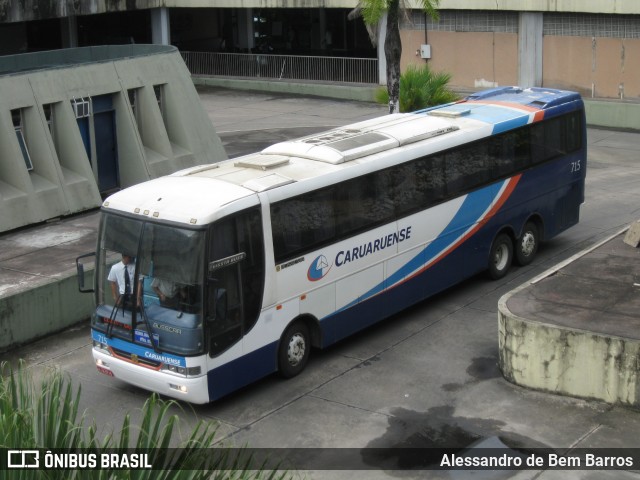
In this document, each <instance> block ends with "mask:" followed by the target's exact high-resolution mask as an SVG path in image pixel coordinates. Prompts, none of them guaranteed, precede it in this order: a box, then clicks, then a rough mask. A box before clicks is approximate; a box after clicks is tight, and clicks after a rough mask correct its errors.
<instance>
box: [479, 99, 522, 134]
mask: <svg viewBox="0 0 640 480" xmlns="http://www.w3.org/2000/svg"><path fill="white" fill-rule="evenodd" d="M467 108H469V107H467ZM531 113H533V112H529V111H525V110H516V108H509V107H503V106H494V105H486V104H482V105H480V106H476V107H475V108H472V109H471V112H470V114H469V118H472V119H473V120H479V121H481V122H485V123H489V124H491V125H495V127H494V132H493V133H494V134H496V133H500V132H504V131H506V130H510V129H512V128H517V127H521V126H523V125H526V124H527V123H529V115H530V114H531Z"/></svg>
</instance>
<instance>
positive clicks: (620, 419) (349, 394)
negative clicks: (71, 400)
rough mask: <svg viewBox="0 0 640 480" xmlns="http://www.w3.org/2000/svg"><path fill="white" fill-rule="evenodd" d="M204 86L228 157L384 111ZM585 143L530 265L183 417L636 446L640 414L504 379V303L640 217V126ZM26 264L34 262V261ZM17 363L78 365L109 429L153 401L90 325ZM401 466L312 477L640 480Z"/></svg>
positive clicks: (422, 442)
mask: <svg viewBox="0 0 640 480" xmlns="http://www.w3.org/2000/svg"><path fill="white" fill-rule="evenodd" d="M200 93H201V98H202V100H203V104H204V105H205V108H206V109H207V110H208V112H209V115H210V116H211V118H212V120H213V122H214V125H215V127H216V129H217V130H218V132H219V133H220V134H221V137H222V139H223V141H224V143H225V145H226V146H227V148H228V149H229V151H230V154H231V156H235V154H234V152H236V153H245V150H246V149H250V150H254V149H256V148H260V147H261V146H262V145H261V144H262V141H263V140H265V141H267V143H272V142H273V141H277V140H279V139H280V138H291V137H295V136H300V134H306V133H308V132H309V130H311V129H315V128H317V129H320V130H321V129H324V128H325V127H332V126H335V125H343V124H346V123H351V122H354V121H357V120H361V119H364V118H370V117H372V116H376V115H378V114H381V113H384V108H383V107H379V106H375V105H370V104H359V103H355V102H344V101H327V100H319V99H313V98H288V97H283V96H275V95H267V94H252V93H246V92H231V91H226V90H207V91H204V90H203V91H201V92H200ZM246 132H250V133H249V134H247V133H246ZM589 147H590V150H589V162H588V163H589V166H588V173H587V202H586V204H585V205H584V207H583V209H582V216H581V223H580V224H579V225H578V226H576V227H574V228H572V229H571V230H569V231H567V232H566V233H564V234H563V235H561V236H559V237H558V238H557V239H555V240H554V241H552V242H549V243H548V244H546V245H543V248H541V250H540V252H539V254H538V257H537V259H536V260H535V261H534V263H533V264H532V265H530V266H528V267H523V268H514V269H513V270H512V271H511V272H510V274H509V275H508V276H507V277H506V278H505V279H503V280H501V281H498V282H491V281H488V280H487V279H486V278H485V277H484V276H479V277H476V278H473V279H471V280H469V281H467V282H464V283H463V284H461V285H459V286H457V287H456V288H453V289H451V290H449V291H447V292H445V293H444V294H441V295H438V296H437V297H435V298H433V299H432V300H430V301H428V302H424V303H422V304H420V305H417V306H415V307H413V308H411V309H409V310H407V311H405V312H403V313H402V314H400V315H397V316H395V317H393V318H391V319H389V320H388V321H385V322H382V323H381V324H379V325H377V326H375V327H373V328H371V329H368V330H367V331H365V332H362V333H361V334H358V335H356V336H354V337H352V338H351V339H348V340H346V341H344V342H341V343H340V344H338V345H336V346H334V347H332V348H330V349H328V350H326V351H323V352H313V356H312V359H311V361H310V364H309V366H308V368H307V370H306V371H305V372H304V373H303V374H302V375H300V376H298V377H296V378H294V379H291V380H289V381H283V380H281V379H279V378H277V377H276V376H272V377H268V378H266V379H264V380H262V381H260V382H257V383H256V384H254V385H251V386H249V387H247V388H245V389H243V390H241V391H239V392H237V393H235V394H233V395H231V396H229V397H227V398H225V399H223V400H221V401H219V402H216V403H213V404H211V405H205V406H198V407H194V408H193V410H190V409H189V407H188V406H186V407H185V410H184V411H178V410H176V412H177V413H178V414H179V415H180V417H181V418H182V419H183V420H184V421H185V422H186V424H187V425H191V424H193V422H194V421H195V419H196V418H202V419H210V420H214V421H217V422H219V425H220V430H219V432H220V438H225V439H226V441H228V442H233V443H235V444H244V443H245V442H246V443H248V444H249V445H251V446H252V447H274V446H277V447H317V448H319V447H321V448H329V447H350V448H354V449H361V448H363V447H393V446H439V447H444V446H458V447H469V446H472V445H474V444H477V443H478V442H483V441H484V442H490V444H493V445H496V444H498V443H497V442H498V439H499V442H500V445H507V446H509V447H516V446H522V445H525V446H528V447H535V446H544V447H552V448H557V449H565V450H566V449H571V448H578V447H623V446H624V447H637V448H640V438H639V437H638V434H637V432H638V431H639V429H640V415H639V414H638V412H636V411H633V410H629V409H626V408H621V407H616V406H611V405H607V404H604V403H600V402H593V401H587V400H578V399H574V398H567V397H561V396H554V395H549V394H545V393H540V392H534V391H530V390H526V389H523V388H520V387H517V386H514V385H512V384H510V383H508V382H506V381H505V380H504V379H503V378H502V376H501V375H500V372H499V370H498V368H497V357H498V352H497V302H498V299H499V298H500V297H501V296H502V295H504V294H505V293H507V292H509V291H510V290H512V289H514V288H515V287H517V286H518V285H520V284H522V283H524V282H525V281H527V280H530V279H531V278H533V277H535V276H537V275H539V274H540V273H542V272H543V271H545V270H546V269H548V268H550V267H552V266H553V265H556V264H557V263H558V262H560V261H562V260H565V259H566V258H569V257H570V256H572V255H574V254H575V253H577V252H579V251H580V250H582V249H584V248H586V247H588V246H590V245H593V244H594V243H596V242H597V241H599V240H602V239H603V238H605V237H607V236H609V235H611V234H612V233H614V232H615V231H618V230H619V229H620V228H621V227H622V226H624V225H627V224H629V223H630V222H632V221H634V220H637V219H638V218H639V217H640V201H639V200H638V199H639V198H640V163H639V162H638V158H639V156H640V135H639V134H634V133H625V132H613V131H605V130H593V129H590V130H589ZM89 217H91V215H89ZM69 221H70V222H74V221H75V220H74V219H70V220H69ZM65 223H66V222H60V224H55V225H56V226H57V225H64V224H65ZM88 223H90V222H85V221H83V222H82V227H81V228H91V227H90V226H89V225H88ZM41 228H42V227H41ZM44 228H52V227H44ZM2 241H10V242H12V243H11V244H6V243H5V244H3V246H5V245H9V247H5V248H3V249H2V252H7V250H6V248H11V245H14V244H15V242H18V240H17V238H15V237H11V238H10V239H9V240H6V239H5V238H4V237H0V242H2ZM58 241H59V243H56V242H55V241H53V240H52V241H51V242H50V243H53V244H54V245H53V246H60V245H65V237H64V236H62V235H61V236H60V237H59V239H58ZM66 243H68V242H66ZM50 246H51V245H49V246H43V245H40V246H39V248H40V249H44V248H48V247H50ZM31 248H35V247H31ZM31 253H32V254H33V253H35V252H33V251H31ZM42 254H43V255H44V251H42ZM4 256H5V259H6V260H4V261H3V260H1V259H0V269H3V270H4V269H5V267H4V263H3V262H5V261H12V260H13V261H15V259H12V258H10V257H11V255H10V254H8V253H4ZM8 257H9V258H8ZM40 258H41V259H43V258H45V257H43V256H40ZM46 258H49V257H46ZM32 260H33V262H35V263H33V264H34V265H37V262H38V256H37V255H36V256H34V257H32ZM41 267H42V269H43V270H47V269H48V268H49V265H44V264H41ZM21 268H22V267H21ZM30 268H31V269H37V268H36V267H30ZM1 278H2V277H0V283H1ZM17 358H24V359H26V361H27V362H28V364H29V365H31V366H33V367H34V368H33V371H34V372H35V373H36V374H42V372H44V371H45V369H46V368H47V367H50V366H57V367H60V368H62V369H63V370H65V371H67V372H69V373H71V374H72V375H73V378H74V380H75V381H77V382H79V383H80V384H81V385H82V391H83V397H82V398H83V400H82V408H86V409H87V416H88V418H92V419H95V421H96V423H97V424H98V426H99V427H101V428H104V429H106V430H108V429H109V428H115V429H117V428H118V425H120V424H121V418H122V416H123V414H124V412H126V411H133V412H135V410H136V409H138V408H140V406H141V405H142V403H143V402H144V400H145V399H146V398H147V396H148V394H147V392H144V391H142V390H140V389H138V388H136V387H135V386H131V385H127V384H124V383H121V382H119V381H117V380H113V379H111V378H107V377H104V376H102V375H100V374H99V373H97V372H96V370H95V367H94V366H93V363H92V361H91V358H90V346H89V331H88V326H87V325H86V324H83V325H79V326H78V327H77V328H75V329H71V330H68V331H66V332H63V333H61V334H59V335H57V336H55V337H54V338H51V339H48V340H46V341H41V342H37V343H34V344H32V345H29V346H27V347H25V348H22V349H19V350H16V351H14V352H10V353H9V354H4V355H2V356H0V359H9V360H15V359H17ZM135 419H136V416H135V414H134V422H135ZM185 428H186V427H185ZM313 452H314V451H313V450H311V451H310V455H312V454H313ZM316 452H317V451H316ZM361 460H362V465H363V466H364V467H370V468H375V466H374V464H375V462H374V461H373V459H371V458H367V456H366V454H363V455H362V458H361ZM402 464H403V459H401V458H398V457H393V458H389V459H387V464H386V465H387V467H386V469H382V470H380V469H378V470H370V471H356V472H351V473H345V472H342V471H332V470H317V471H311V472H309V473H308V476H309V477H311V478H323V479H324V478H336V479H338V478H345V477H346V476H349V477H351V478H388V477H400V478H518V479H520V478H527V479H533V478H536V479H542V480H551V479H560V478H562V479H565V478H586V479H591V478H593V479H603V478H604V479H618V478H622V479H626V478H629V479H631V478H640V475H637V473H636V472H632V471H604V472H584V471H553V470H547V471H545V470H533V471H521V472H484V475H483V474H478V473H477V472H476V474H474V475H472V476H471V477H469V476H468V475H465V473H464V472H432V471H431V472H415V471H413V472H412V471H402V470H396V469H394V467H398V466H399V465H402Z"/></svg>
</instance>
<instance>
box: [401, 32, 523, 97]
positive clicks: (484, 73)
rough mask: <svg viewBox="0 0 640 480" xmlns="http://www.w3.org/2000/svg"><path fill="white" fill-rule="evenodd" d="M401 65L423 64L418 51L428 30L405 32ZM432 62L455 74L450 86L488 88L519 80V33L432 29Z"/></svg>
mask: <svg viewBox="0 0 640 480" xmlns="http://www.w3.org/2000/svg"><path fill="white" fill-rule="evenodd" d="M401 37H402V59H401V68H402V69H403V70H404V69H405V68H406V67H407V65H409V64H416V65H420V64H423V63H424V60H422V59H421V58H420V56H419V55H418V56H416V50H418V49H419V48H420V45H421V44H423V43H425V40H424V32H423V31H419V30H405V31H402V32H401ZM428 43H429V44H430V45H431V60H429V65H430V66H431V68H432V69H433V70H435V71H446V72H448V73H451V74H452V75H453V76H452V78H451V82H450V85H451V86H452V87H460V88H486V87H489V86H492V85H496V86H504V85H516V84H517V83H518V36H517V35H516V34H514V33H485V32H470V33H466V32H440V31H438V32H429V33H428Z"/></svg>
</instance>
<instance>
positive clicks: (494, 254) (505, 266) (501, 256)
mask: <svg viewBox="0 0 640 480" xmlns="http://www.w3.org/2000/svg"><path fill="white" fill-rule="evenodd" d="M512 261H513V242H512V241H511V237H509V235H507V234H506V233H501V234H500V235H498V236H497V237H496V238H495V240H494V241H493V245H491V252H490V253H489V276H490V277H491V278H492V279H493V280H500V279H501V278H502V277H504V276H505V275H506V274H507V272H508V271H509V267H510V266H511V262H512Z"/></svg>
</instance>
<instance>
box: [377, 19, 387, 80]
mask: <svg viewBox="0 0 640 480" xmlns="http://www.w3.org/2000/svg"><path fill="white" fill-rule="evenodd" d="M386 39H387V14H386V13H385V14H384V16H383V17H382V20H380V23H379V24H378V78H379V82H380V85H386V84H387V58H386V57H385V55H384V42H385V40H386Z"/></svg>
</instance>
